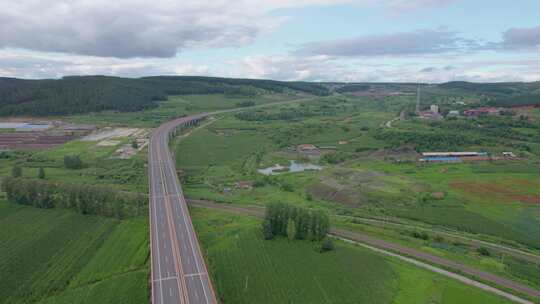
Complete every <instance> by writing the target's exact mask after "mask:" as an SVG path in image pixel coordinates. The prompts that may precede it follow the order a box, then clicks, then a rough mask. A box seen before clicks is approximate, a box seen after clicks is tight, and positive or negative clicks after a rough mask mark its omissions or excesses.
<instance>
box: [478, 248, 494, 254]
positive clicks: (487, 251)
mask: <svg viewBox="0 0 540 304" xmlns="http://www.w3.org/2000/svg"><path fill="white" fill-rule="evenodd" d="M476 251H477V252H478V253H479V254H480V255H483V256H490V255H491V253H490V252H489V250H488V249H487V248H486V247H480V248H478V249H476Z"/></svg>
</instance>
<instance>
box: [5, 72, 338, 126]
mask: <svg viewBox="0 0 540 304" xmlns="http://www.w3.org/2000/svg"><path fill="white" fill-rule="evenodd" d="M261 90H265V91H271V92H284V91H286V90H296V91H302V92H306V93H311V94H315V95H327V94H328V89H326V87H324V86H322V85H320V84H314V83H302V82H280V81H266V80H250V79H226V78H212V77H145V78H139V79H132V78H120V77H107V76H70V77H64V78H62V79H44V80H23V79H14V78H0V116H10V115H66V114H77V113H88V112H99V111H105V110H111V111H121V112H128V111H140V110H144V109H148V108H153V107H156V106H157V105H158V102H159V101H161V100H166V98H167V96H168V95H185V94H225V95H233V96H254V95H256V94H259V92H260V91H261Z"/></svg>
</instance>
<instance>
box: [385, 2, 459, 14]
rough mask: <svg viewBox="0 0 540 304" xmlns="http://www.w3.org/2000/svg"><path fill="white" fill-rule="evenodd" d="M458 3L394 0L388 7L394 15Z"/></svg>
mask: <svg viewBox="0 0 540 304" xmlns="http://www.w3.org/2000/svg"><path fill="white" fill-rule="evenodd" d="M456 2H458V1H457V0H394V1H390V3H389V4H388V7H389V8H390V9H391V11H393V12H394V13H405V12H410V11H416V10H424V9H429V8H437V7H444V6H448V5H450V4H453V3H456Z"/></svg>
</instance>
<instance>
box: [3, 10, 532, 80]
mask: <svg viewBox="0 0 540 304" xmlns="http://www.w3.org/2000/svg"><path fill="white" fill-rule="evenodd" d="M175 2H178V3H175ZM539 11H540V2H539V1H533V0H522V1H518V2H509V1H485V0H480V1H464V0H388V1H375V0H351V1H348V0H335V1H334V0H310V1H307V0H297V1H290V0H273V1H269V0H261V1H254V0H238V1H228V0H214V1H211V2H210V1H208V2H205V1H201V0H184V1H167V0H155V1H152V3H148V2H147V1H142V0H129V1H128V0H119V1H115V2H114V3H111V2H110V1H105V0H75V1H67V0H51V1H48V2H47V3H46V4H44V3H43V1H39V0H26V1H11V0H10V1H8V2H7V4H6V5H4V9H3V10H2V11H0V77H2V76H3V77H21V78H58V77H62V76H64V75H89V74H106V75H118V76H127V77H139V76H146V75H209V76H223V77H244V78H272V79H278V80H308V81H351V82H355V81H426V82H444V81H450V80H467V81H480V82H491V81H539V80H540V18H538V12H539Z"/></svg>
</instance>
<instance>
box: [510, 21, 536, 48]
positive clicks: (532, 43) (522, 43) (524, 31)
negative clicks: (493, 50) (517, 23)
mask: <svg viewBox="0 0 540 304" xmlns="http://www.w3.org/2000/svg"><path fill="white" fill-rule="evenodd" d="M538 46H540V26H537V27H531V28H511V29H508V30H507V31H505V32H504V33H503V42H502V47H503V48H510V49H526V48H534V47H538Z"/></svg>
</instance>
